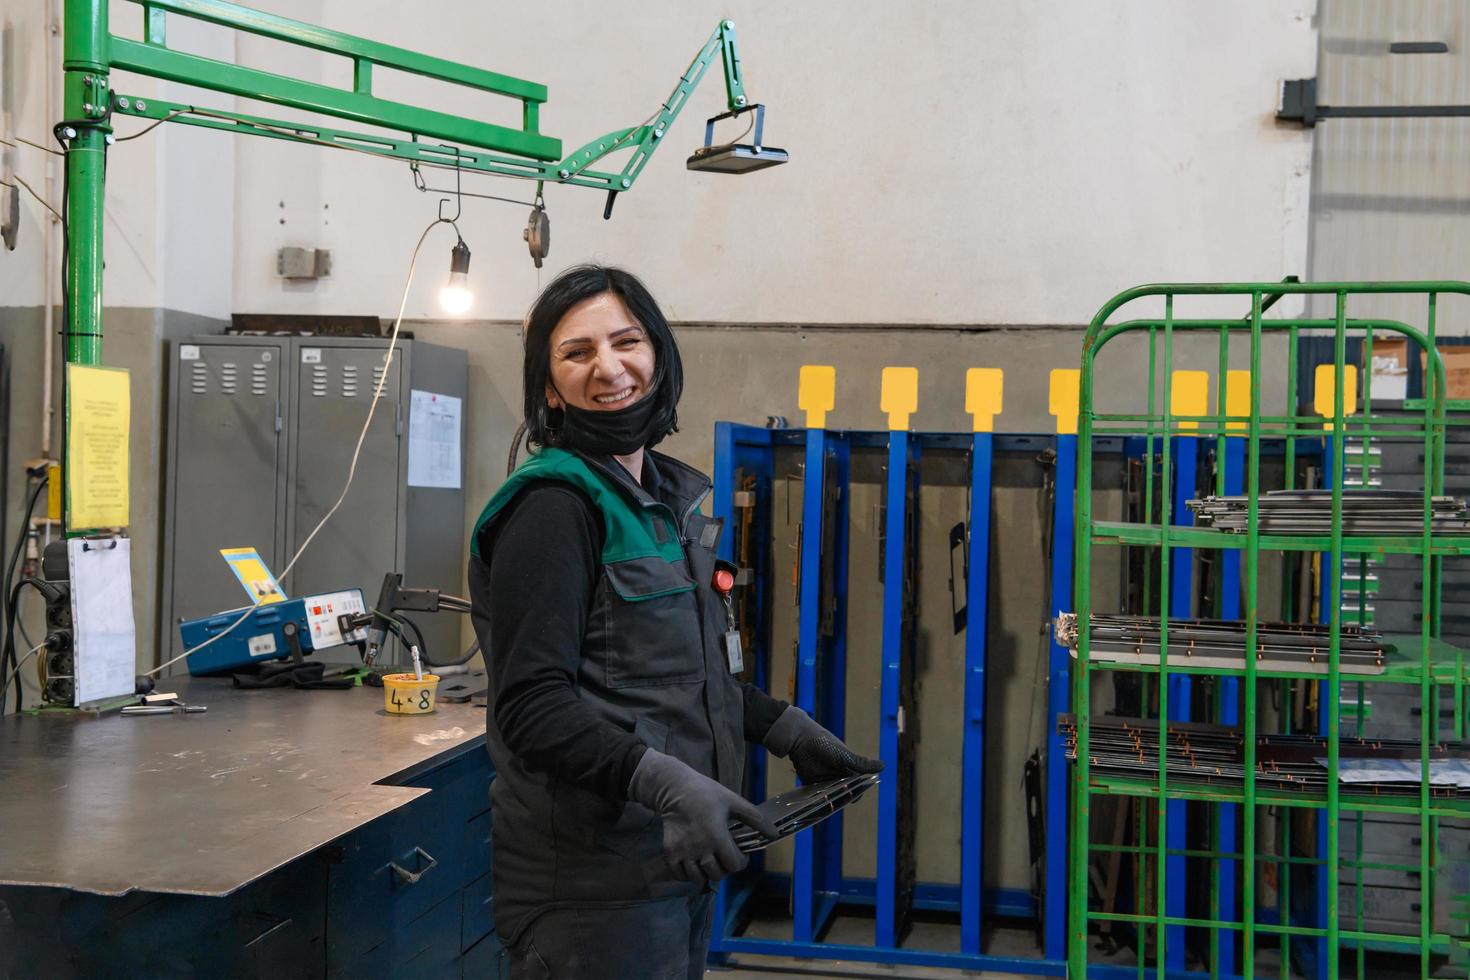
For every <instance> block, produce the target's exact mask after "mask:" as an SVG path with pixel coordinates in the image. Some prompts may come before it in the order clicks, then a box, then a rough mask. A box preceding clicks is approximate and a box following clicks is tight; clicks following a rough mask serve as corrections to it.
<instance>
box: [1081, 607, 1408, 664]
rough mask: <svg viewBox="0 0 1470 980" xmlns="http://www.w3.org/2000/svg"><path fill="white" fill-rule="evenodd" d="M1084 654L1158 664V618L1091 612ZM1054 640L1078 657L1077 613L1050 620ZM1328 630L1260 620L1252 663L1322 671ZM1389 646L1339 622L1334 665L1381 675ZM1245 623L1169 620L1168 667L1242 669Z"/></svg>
mask: <svg viewBox="0 0 1470 980" xmlns="http://www.w3.org/2000/svg"><path fill="white" fill-rule="evenodd" d="M1089 624H1090V627H1091V631H1090V634H1089V636H1090V640H1091V644H1090V646H1089V648H1088V649H1089V651H1090V653H1089V656H1090V657H1091V658H1092V660H1093V662H1094V663H1096V662H1104V663H1119V664H1130V665H1137V666H1141V667H1156V666H1158V663H1159V648H1160V645H1161V644H1160V641H1161V639H1162V638H1161V637H1160V635H1159V618H1158V617H1157V616H1107V615H1099V614H1097V613H1094V614H1093V615H1092V616H1091V617H1090V618H1089ZM1053 625H1054V628H1055V630H1056V635H1057V642H1059V643H1061V644H1063V645H1064V646H1066V647H1067V648H1068V649H1070V650H1071V651H1072V656H1073V657H1075V656H1076V655H1077V633H1078V629H1077V616H1076V615H1075V614H1074V613H1062V614H1061V615H1060V616H1058V617H1057V618H1056V622H1055V623H1054V624H1053ZM1330 642H1331V628H1330V627H1329V626H1328V625H1327V624H1319V623H1260V624H1258V625H1257V626H1256V648H1255V656H1256V666H1257V667H1258V668H1259V669H1261V670H1276V671H1290V672H1293V673H1319V674H1326V673H1327V666H1328V645H1329V643H1330ZM1390 649H1392V648H1391V647H1389V645H1388V644H1387V643H1386V642H1385V641H1384V639H1383V634H1381V633H1378V632H1376V631H1374V630H1371V629H1364V628H1362V627H1357V626H1343V627H1342V636H1341V643H1340V646H1339V653H1338V663H1339V669H1340V670H1341V671H1342V672H1343V673H1344V674H1381V673H1383V671H1384V656H1385V655H1386V654H1387V653H1388V652H1389V650H1390ZM1245 651H1246V646H1245V623H1244V622H1242V621H1240V620H1219V619H1173V618H1171V619H1170V620H1169V664H1170V666H1171V667H1176V668H1179V667H1184V668H1187V667H1209V668H1212V669H1224V670H1231V669H1234V670H1243V669H1245Z"/></svg>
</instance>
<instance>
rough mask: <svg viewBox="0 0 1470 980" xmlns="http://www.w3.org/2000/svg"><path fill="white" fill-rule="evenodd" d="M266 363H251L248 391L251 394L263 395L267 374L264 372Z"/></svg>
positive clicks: (267, 378)
mask: <svg viewBox="0 0 1470 980" xmlns="http://www.w3.org/2000/svg"><path fill="white" fill-rule="evenodd" d="M267 369H268V365H265V364H252V365H251V366H250V393H251V394H252V395H262V396H263V395H265V393H266V385H267V382H268V381H269V376H268V375H267V374H266V371H267Z"/></svg>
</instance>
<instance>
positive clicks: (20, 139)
mask: <svg viewBox="0 0 1470 980" xmlns="http://www.w3.org/2000/svg"><path fill="white" fill-rule="evenodd" d="M0 143H4V144H5V145H6V146H14V147H16V149H19V148H20V147H19V144H21V143H24V144H25V145H26V146H34V147H35V148H36V149H38V150H40V151H41V152H43V153H50V154H51V155H52V156H58V157H64V156H66V154H65V153H63V152H62V151H61V150H53V149H51V147H49V146H44V145H42V144H40V143H33V142H31V141H30V140H28V139H26V138H25V137H24V136H17V137H16V138H15V142H13V143H12V142H11V141H10V140H8V139H0Z"/></svg>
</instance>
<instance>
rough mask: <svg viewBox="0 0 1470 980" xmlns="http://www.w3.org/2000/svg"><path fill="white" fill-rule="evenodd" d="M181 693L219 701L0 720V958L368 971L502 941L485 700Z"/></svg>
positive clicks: (214, 686)
mask: <svg viewBox="0 0 1470 980" xmlns="http://www.w3.org/2000/svg"><path fill="white" fill-rule="evenodd" d="M168 689H169V690H178V691H179V693H180V695H181V696H182V697H183V698H184V699H185V700H186V701H187V702H188V703H190V704H202V705H207V706H208V708H209V711H208V713H206V714H195V715H167V716H146V717H125V716H122V715H118V714H110V715H104V716H102V717H92V716H88V715H82V714H55V715H52V714H49V713H44V712H43V713H42V714H40V715H21V716H14V715H12V716H8V717H5V718H0V827H3V828H4V830H5V832H4V833H3V834H0V913H5V914H3V915H0V919H5V920H7V921H4V922H0V933H4V932H5V931H6V928H5V927H6V926H7V925H9V926H14V927H15V929H16V935H15V936H13V937H12V938H13V939H15V940H18V943H19V945H20V946H24V947H26V948H25V949H17V948H16V946H17V944H16V943H8V942H0V949H4V948H8V949H9V952H0V975H3V974H4V973H5V969H6V967H7V964H8V965H9V967H13V968H17V969H20V970H21V971H22V972H21V973H17V974H15V975H23V974H24V971H25V969H26V968H27V967H35V968H45V969H46V970H47V971H48V974H49V975H61V974H56V973H51V972H50V971H52V970H54V969H55V968H56V966H55V964H56V963H58V962H60V960H59V959H58V958H66V962H65V963H64V964H63V965H64V966H69V967H70V968H71V969H69V970H64V971H63V972H64V973H72V972H74V973H75V975H87V973H88V970H89V965H88V964H87V963H85V962H83V961H82V960H80V959H78V958H79V957H83V956H87V955H90V954H91V952H92V951H94V950H96V949H105V950H108V951H109V956H111V957H112V958H111V959H110V960H109V961H108V963H109V967H113V966H119V965H120V964H131V965H132V966H131V969H132V971H133V972H137V973H138V975H150V976H161V975H191V974H192V975H199V974H200V971H201V970H202V971H205V972H215V971H217V970H220V969H224V970H225V971H226V972H228V973H234V972H236V971H240V972H245V973H255V972H257V971H258V970H262V969H266V968H268V967H270V966H271V965H272V964H275V963H280V962H289V963H290V964H291V968H290V969H289V970H288V971H287V972H288V973H289V974H290V975H302V976H333V975H363V974H362V970H363V969H365V965H364V964H366V963H368V962H369V961H371V962H372V963H373V964H375V965H376V967H377V968H392V969H394V970H396V969H398V968H403V967H406V965H407V964H408V963H409V962H410V961H412V962H414V963H415V964H418V965H421V966H426V969H424V970H422V971H421V972H423V973H424V974H425V975H440V974H441V973H442V974H443V975H454V976H457V975H458V973H459V965H458V964H459V960H460V958H461V957H462V956H463V957H464V958H465V959H468V958H469V957H470V956H471V955H473V954H471V953H470V952H469V951H470V950H471V948H472V947H474V948H479V947H480V946H484V947H486V948H485V950H484V951H483V953H482V955H489V954H493V953H495V952H497V951H498V948H499V947H498V942H497V941H496V940H495V937H494V934H493V932H492V931H491V930H492V923H491V921H490V906H489V898H490V894H489V892H490V884H489V862H490V855H489V841H488V836H489V819H490V817H489V813H488V810H489V795H488V789H489V781H490V776H491V773H490V767H489V762H488V759H487V758H486V756H485V751H484V740H485V712H484V708H477V707H471V706H470V705H468V704H462V705H452V704H450V705H440V706H439V708H438V710H437V711H436V712H435V713H433V714H430V715H388V714H387V713H385V712H384V710H383V701H382V692H381V691H379V690H376V689H370V688H358V689H353V690H349V691H331V690H323V691H301V690H295V689H281V690H266V691H238V690H235V689H234V688H233V687H231V685H230V683H229V682H228V681H218V680H201V679H193V680H185V679H177V680H171V681H169V682H168ZM431 855H432V856H431ZM395 864H397V865H399V866H400V867H402V868H404V869H405V870H407V871H409V872H422V875H421V877H422V881H421V882H420V881H419V880H417V879H415V880H414V881H412V882H407V881H406V878H405V876H403V875H401V874H398V873H397V872H396V871H395V868H394V865H395ZM80 907H86V908H88V909H95V910H96V914H95V915H93V914H91V913H89V914H88V915H87V916H86V917H85V919H86V921H87V922H88V923H89V925H88V927H87V928H88V929H89V930H90V932H89V934H88V935H87V936H86V939H87V942H85V943H82V944H78V943H76V942H75V940H76V939H78V938H82V937H78V936H76V935H75V934H71V933H68V934H66V935H63V934H62V932H61V930H63V929H73V930H74V929H75V928H76V922H77V916H76V915H75V914H70V916H69V917H70V918H71V920H72V921H71V922H70V923H69V924H67V925H62V924H59V923H60V920H61V919H63V918H67V917H68V916H62V915H59V914H56V912H57V911H59V910H63V909H67V910H75V909H77V908H80ZM48 908H49V909H51V910H52V912H51V913H47V912H45V911H43V910H44V909H48ZM53 921H56V922H58V924H57V925H56V926H55V927H54V929H55V931H56V935H54V936H53V935H45V934H43V933H46V932H47V930H49V929H50V928H52V927H51V926H50V925H49V924H50V923H51V922H53ZM144 923H148V924H149V925H148V927H147V928H142V927H143V926H144ZM363 923H371V924H372V929H371V930H370V931H364V929H363ZM283 924H284V927H283ZM38 929H39V930H40V932H38V931H37V930H38ZM191 930H197V931H198V932H199V933H200V937H201V938H204V937H208V939H209V941H208V942H199V943H193V944H191V943H190V934H189V933H190V931H191ZM149 933H151V934H152V935H149ZM405 935H412V936H413V937H414V942H416V943H417V945H416V946H414V947H413V948H411V949H410V948H409V946H408V945H405V942H406V941H405V940H404V938H403V937H404V936H405ZM481 939H484V942H483V943H481ZM492 947H493V948H492ZM164 949H167V950H168V953H167V956H169V957H173V959H170V960H167V961H164V960H160V959H159V958H158V957H159V956H160V955H163V954H161V953H160V950H164ZM82 950H85V951H82ZM17 954H18V955H19V956H20V957H22V959H21V960H16V959H15V958H14V957H15V956H16V955H17ZM415 958H416V959H415ZM430 961H432V964H430ZM247 964H248V965H247ZM123 972H124V973H128V972H129V969H124V971H123ZM369 972H371V971H369ZM118 975H122V974H118Z"/></svg>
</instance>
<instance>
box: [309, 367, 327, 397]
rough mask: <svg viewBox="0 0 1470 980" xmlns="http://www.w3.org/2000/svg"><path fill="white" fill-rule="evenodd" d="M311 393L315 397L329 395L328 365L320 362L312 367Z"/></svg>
mask: <svg viewBox="0 0 1470 980" xmlns="http://www.w3.org/2000/svg"><path fill="white" fill-rule="evenodd" d="M311 394H312V397H313V398H325V397H327V366H326V365H325V364H318V365H316V366H314V367H313V368H312V369H311Z"/></svg>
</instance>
